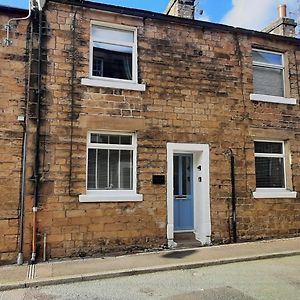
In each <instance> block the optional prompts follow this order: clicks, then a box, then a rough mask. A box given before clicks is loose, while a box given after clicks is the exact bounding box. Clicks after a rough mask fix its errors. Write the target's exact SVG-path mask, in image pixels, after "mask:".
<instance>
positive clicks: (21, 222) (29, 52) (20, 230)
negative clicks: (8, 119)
mask: <svg viewBox="0 0 300 300" xmlns="http://www.w3.org/2000/svg"><path fill="white" fill-rule="evenodd" d="M29 26H30V28H29V30H30V31H29V32H28V34H29V37H28V38H27V45H26V49H27V55H28V70H27V84H26V91H25V93H26V106H25V113H24V123H23V124H22V126H23V141H22V154H21V155H22V158H21V160H22V164H21V190H20V198H19V226H18V256H17V264H18V265H22V264H23V263H24V254H23V242H24V203H25V192H26V161H27V140H28V131H27V130H28V111H29V98H30V82H31V81H30V74H31V60H32V43H33V26H32V23H31V22H30V24H29Z"/></svg>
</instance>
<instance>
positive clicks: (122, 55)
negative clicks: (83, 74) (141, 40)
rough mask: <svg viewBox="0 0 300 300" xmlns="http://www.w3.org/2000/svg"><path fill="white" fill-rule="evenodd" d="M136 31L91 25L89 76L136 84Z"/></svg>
mask: <svg viewBox="0 0 300 300" xmlns="http://www.w3.org/2000/svg"><path fill="white" fill-rule="evenodd" d="M136 44H137V42H136V29H135V28H128V27H125V26H120V28H119V27H113V26H112V27H110V26H104V25H95V24H93V25H92V44H91V59H92V63H91V75H92V77H101V78H107V79H119V80H128V81H133V82H137V70H136V65H137V63H136V59H137V54H136V52H137V50H136V46H137V45H136Z"/></svg>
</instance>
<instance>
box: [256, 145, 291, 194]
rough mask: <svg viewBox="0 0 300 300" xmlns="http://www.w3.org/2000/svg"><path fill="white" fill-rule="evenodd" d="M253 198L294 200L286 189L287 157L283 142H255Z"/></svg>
mask: <svg viewBox="0 0 300 300" xmlns="http://www.w3.org/2000/svg"><path fill="white" fill-rule="evenodd" d="M254 151H255V176H256V190H255V192H253V196H254V198H295V197H296V196H297V193H296V192H293V191H290V190H288V188H287V176H288V175H287V174H288V172H287V167H288V166H287V157H286V155H287V154H286V145H285V142H284V141H273V140H272V141H270V140H256V141H254Z"/></svg>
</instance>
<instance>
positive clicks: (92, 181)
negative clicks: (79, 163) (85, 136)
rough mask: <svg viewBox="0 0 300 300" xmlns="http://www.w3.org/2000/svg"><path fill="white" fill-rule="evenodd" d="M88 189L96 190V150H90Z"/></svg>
mask: <svg viewBox="0 0 300 300" xmlns="http://www.w3.org/2000/svg"><path fill="white" fill-rule="evenodd" d="M87 172H88V178H87V181H88V183H87V186H88V189H95V188H96V149H89V150H88V171H87Z"/></svg>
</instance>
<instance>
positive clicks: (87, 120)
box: [0, 2, 300, 258]
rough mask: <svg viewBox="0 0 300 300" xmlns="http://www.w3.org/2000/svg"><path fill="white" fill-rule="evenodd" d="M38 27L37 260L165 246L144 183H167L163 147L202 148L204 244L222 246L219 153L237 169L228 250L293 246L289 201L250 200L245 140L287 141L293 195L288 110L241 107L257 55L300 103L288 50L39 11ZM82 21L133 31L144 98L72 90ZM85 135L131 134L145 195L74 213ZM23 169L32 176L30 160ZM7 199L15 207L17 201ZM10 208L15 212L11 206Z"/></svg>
mask: <svg viewBox="0 0 300 300" xmlns="http://www.w3.org/2000/svg"><path fill="white" fill-rule="evenodd" d="M46 19H47V21H48V27H49V32H48V40H47V47H48V51H47V61H48V65H47V75H46V76H44V77H43V81H44V84H45V87H46V94H45V95H46V96H45V98H44V99H43V123H42V124H43V125H42V133H43V135H42V137H43V138H42V147H41V148H42V153H41V155H42V162H43V163H42V166H41V171H42V174H43V176H42V179H43V180H42V191H41V197H40V202H39V211H38V230H39V233H40V234H41V235H42V234H44V233H46V234H47V242H48V245H47V256H48V257H52V258H53V257H63V256H72V255H81V256H83V255H90V254H95V253H98V254H99V253H102V252H108V251H118V250H124V249H127V250H128V251H130V250H132V249H134V248H139V247H140V248H153V247H160V246H162V245H163V244H165V242H166V219H167V210H166V186H161V187H157V186H153V185H152V183H151V179H152V175H153V174H166V173H167V159H166V154H167V153H166V151H167V150H166V148H167V147H166V145H167V143H168V142H173V143H177V142H178V143H207V144H209V145H210V157H211V160H210V182H211V186H210V192H211V215H212V240H213V242H214V243H219V242H228V241H229V240H230V233H229V216H230V197H231V181H230V160H229V157H228V150H229V149H232V150H233V152H234V155H235V159H236V185H237V198H238V199H237V223H238V224H237V228H238V237H239V239H240V240H255V239H260V238H271V237H288V236H294V235H299V232H300V218H299V215H300V202H299V198H297V199H253V196H252V192H253V191H254V190H255V164H254V149H253V147H254V146H253V140H254V139H255V138H258V137H259V138H262V137H263V136H264V135H265V138H267V137H273V136H274V135H275V136H277V138H278V139H281V136H282V138H283V139H284V140H289V145H290V149H291V156H292V165H291V169H292V185H293V188H294V190H295V191H298V192H299V191H300V165H299V161H300V157H299V155H300V142H299V106H298V105H295V106H288V105H282V104H274V103H263V102H260V103H257V102H251V101H250V99H249V94H250V93H251V92H252V91H253V86H252V57H251V48H252V46H256V47H259V46H262V47H267V48H269V49H274V50H278V51H283V52H286V54H287V57H288V63H289V76H288V77H289V81H290V87H291V89H290V95H291V97H295V98H297V99H298V100H299V76H300V71H299V68H297V65H299V62H300V51H299V47H297V46H295V45H293V44H290V43H283V42H279V41H276V40H273V39H272V37H270V38H269V39H268V38H264V39H262V38H258V37H255V35H245V34H241V33H230V32H225V31H224V32H221V31H216V30H213V29H210V28H202V27H193V26H186V25H182V24H179V23H175V22H174V23H172V22H166V21H161V20H154V19H149V18H145V19H141V18H135V17H129V16H122V15H116V14H111V13H105V12H100V11H96V10H91V9H85V8H76V7H71V6H67V5H62V4H55V3H52V2H50V3H48V6H47V10H46ZM91 20H99V21H103V22H109V23H114V24H115V23H116V24H124V25H129V26H136V27H137V28H138V53H139V79H140V81H144V82H145V83H146V85H147V88H146V92H135V91H126V90H114V89H108V88H97V87H88V86H83V85H81V83H80V81H81V78H87V77H88V73H89V38H90V37H89V34H90V21H91ZM72 72H74V73H72ZM72 74H73V75H74V76H73V79H72ZM0 84H1V83H0ZM16 105H20V102H17V103H16ZM72 106H73V108H72ZM18 107H19V106H18ZM1 126H2V125H1ZM16 126H17V124H16ZM9 128H10V127H9ZM261 129H264V130H263V132H261V131H260V130H261ZM18 130H19V131H21V129H20V128H19V129H18ZM89 130H120V131H122V130H127V131H136V132H137V136H138V160H137V167H138V169H137V173H138V186H137V189H138V192H139V193H141V194H143V195H144V200H143V201H142V202H135V203H133V202H128V203H79V200H78V195H79V194H82V193H85V178H86V174H85V170H86V138H87V132H88V131H89ZM10 142H11V140H10ZM17 148H18V147H17ZM19 148H20V145H19ZM19 150H20V149H19ZM11 152H12V151H10V153H11ZM8 158H9V160H11V159H12V158H11V157H10V156H9V157H8ZM17 158H18V159H20V156H17ZM15 166H17V165H15ZM27 167H28V170H31V169H32V167H33V164H32V162H31V161H30V160H29V162H28V166H27ZM17 168H19V166H17ZM17 170H18V169H17ZM28 173H30V171H29V172H28ZM30 175H32V174H28V177H30ZM5 177H7V175H5ZM4 189H5V190H7V185H4ZM30 192H31V191H30V187H29V188H28V195H27V198H26V205H27V212H26V216H27V217H26V220H25V221H26V222H25V229H26V230H25V231H26V237H25V250H26V251H25V254H26V257H27V258H28V257H29V252H30V240H31V239H30V228H31V219H30V205H31V195H30ZM10 197H11V199H12V201H14V202H13V203H16V204H17V195H15V196H13V195H10ZM13 208H14V210H13V211H15V210H16V207H13ZM16 222H17V221H16ZM5 226H6V225H5ZM9 228H13V225H10V227H9ZM12 253H13V251H12ZM39 255H41V251H39Z"/></svg>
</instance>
